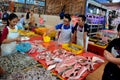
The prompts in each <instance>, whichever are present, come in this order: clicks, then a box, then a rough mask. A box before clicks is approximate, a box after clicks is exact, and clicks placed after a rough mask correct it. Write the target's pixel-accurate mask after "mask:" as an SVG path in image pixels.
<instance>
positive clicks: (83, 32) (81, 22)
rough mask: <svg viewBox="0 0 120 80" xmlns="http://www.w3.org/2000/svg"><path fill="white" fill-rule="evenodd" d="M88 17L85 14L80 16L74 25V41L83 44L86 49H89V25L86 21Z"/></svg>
mask: <svg viewBox="0 0 120 80" xmlns="http://www.w3.org/2000/svg"><path fill="white" fill-rule="evenodd" d="M85 21H86V17H85V16H84V15H79V16H78V23H76V25H75V27H74V31H73V32H74V33H73V36H72V42H74V43H76V44H78V45H81V46H82V47H83V48H84V51H87V46H88V39H89V37H88V36H87V34H88V32H89V26H88V25H87V24H86V23H85Z"/></svg>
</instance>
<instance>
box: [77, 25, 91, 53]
mask: <svg viewBox="0 0 120 80" xmlns="http://www.w3.org/2000/svg"><path fill="white" fill-rule="evenodd" d="M78 28H79V26H78V27H77V45H80V46H82V47H84V45H83V44H84V43H83V34H84V27H83V29H82V31H81V32H80V31H79V30H78ZM88 40H89V37H88V36H86V48H85V49H86V51H87V47H88Z"/></svg>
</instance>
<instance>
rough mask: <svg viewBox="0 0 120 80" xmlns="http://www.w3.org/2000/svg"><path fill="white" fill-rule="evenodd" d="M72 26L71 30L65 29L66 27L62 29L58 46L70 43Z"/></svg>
mask: <svg viewBox="0 0 120 80" xmlns="http://www.w3.org/2000/svg"><path fill="white" fill-rule="evenodd" d="M71 32H72V30H71V26H70V28H69V29H64V25H62V27H61V33H60V36H59V38H58V44H64V43H69V42H70V39H71Z"/></svg>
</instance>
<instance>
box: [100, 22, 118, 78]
mask: <svg viewBox="0 0 120 80" xmlns="http://www.w3.org/2000/svg"><path fill="white" fill-rule="evenodd" d="M117 31H118V36H119V37H120V24H119V25H118V28H117ZM113 48H114V49H115V51H116V52H114V53H112V49H113ZM113 54H117V56H115V55H113ZM104 57H105V58H106V59H107V60H108V61H109V62H108V63H107V64H106V66H105V69H104V73H103V76H102V80H120V38H117V39H114V40H112V41H111V42H110V43H109V44H108V46H107V48H106V50H105V51H104Z"/></svg>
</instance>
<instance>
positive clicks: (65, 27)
mask: <svg viewBox="0 0 120 80" xmlns="http://www.w3.org/2000/svg"><path fill="white" fill-rule="evenodd" d="M63 25H64V24H63V23H60V24H58V25H56V26H55V28H56V30H58V29H62V26H63ZM70 28H71V29H72V33H73V30H74V27H73V25H70V26H66V25H64V26H63V29H66V30H67V29H70Z"/></svg>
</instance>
